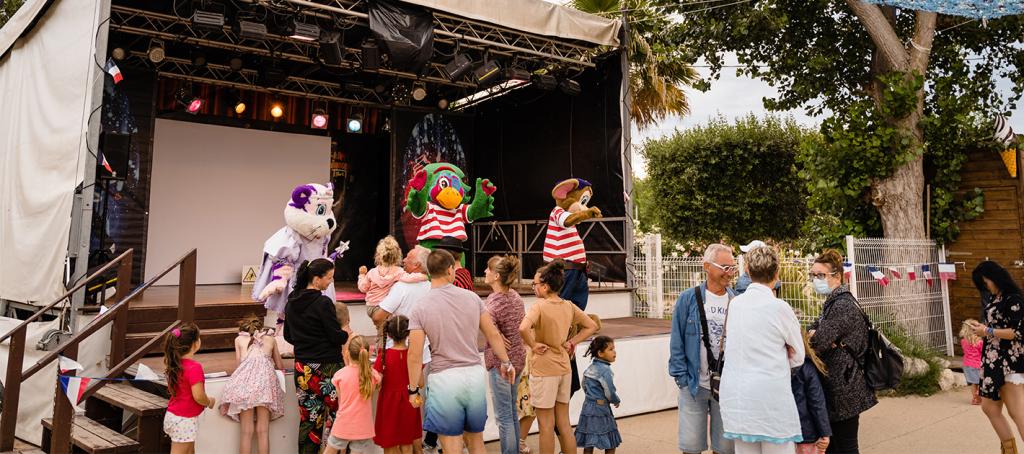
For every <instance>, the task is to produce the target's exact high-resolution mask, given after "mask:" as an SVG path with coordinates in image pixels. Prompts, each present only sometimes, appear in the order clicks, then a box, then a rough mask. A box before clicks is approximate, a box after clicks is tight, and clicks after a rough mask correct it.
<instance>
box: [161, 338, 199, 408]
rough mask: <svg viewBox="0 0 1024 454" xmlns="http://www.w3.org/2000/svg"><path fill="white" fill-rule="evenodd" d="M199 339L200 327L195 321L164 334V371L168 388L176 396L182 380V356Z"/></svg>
mask: <svg viewBox="0 0 1024 454" xmlns="http://www.w3.org/2000/svg"><path fill="white" fill-rule="evenodd" d="M198 341H199V327H198V326H196V324H195V323H192V322H188V323H183V324H182V325H181V326H179V327H177V328H174V329H173V330H171V332H169V333H167V335H166V336H164V369H165V370H164V373H166V374H167V390H168V391H169V392H170V393H171V396H174V393H175V392H176V391H177V390H176V389H175V388H177V387H178V381H179V380H181V372H182V367H181V357H182V356H185V355H187V354H188V352H189V351H191V350H192V346H193V345H195V344H196V342H198Z"/></svg>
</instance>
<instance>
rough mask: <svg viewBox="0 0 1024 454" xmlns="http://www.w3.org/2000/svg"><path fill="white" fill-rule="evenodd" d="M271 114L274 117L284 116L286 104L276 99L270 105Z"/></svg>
mask: <svg viewBox="0 0 1024 454" xmlns="http://www.w3.org/2000/svg"><path fill="white" fill-rule="evenodd" d="M270 116H271V117H274V118H281V117H282V116H284V105H282V104H281V102H280V101H274V102H273V104H271V105H270Z"/></svg>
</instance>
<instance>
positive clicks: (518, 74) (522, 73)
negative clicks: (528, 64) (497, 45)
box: [505, 68, 530, 82]
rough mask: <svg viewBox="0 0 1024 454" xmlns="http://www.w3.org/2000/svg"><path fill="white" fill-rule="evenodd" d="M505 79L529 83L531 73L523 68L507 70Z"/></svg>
mask: <svg viewBox="0 0 1024 454" xmlns="http://www.w3.org/2000/svg"><path fill="white" fill-rule="evenodd" d="M505 79H508V80H518V81H522V82H529V81H530V72H529V71H527V70H525V69H522V68H508V69H506V70H505Z"/></svg>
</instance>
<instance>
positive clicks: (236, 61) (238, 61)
mask: <svg viewBox="0 0 1024 454" xmlns="http://www.w3.org/2000/svg"><path fill="white" fill-rule="evenodd" d="M228 66H229V67H230V68H231V70H232V71H241V70H242V66H243V65H242V57H231V60H229V61H228Z"/></svg>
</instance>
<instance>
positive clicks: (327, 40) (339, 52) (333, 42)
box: [317, 31, 345, 66]
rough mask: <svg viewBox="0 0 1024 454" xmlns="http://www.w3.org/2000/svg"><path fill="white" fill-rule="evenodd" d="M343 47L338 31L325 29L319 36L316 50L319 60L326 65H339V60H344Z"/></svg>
mask: <svg viewBox="0 0 1024 454" xmlns="http://www.w3.org/2000/svg"><path fill="white" fill-rule="evenodd" d="M343 47H344V43H343V42H342V38H341V33H340V32H333V31H332V32H327V31H325V32H324V33H323V35H321V37H320V47H319V49H318V51H317V52H318V55H319V56H320V61H322V62H323V63H324V64H325V65H327V66H341V62H342V61H344V60H345V52H344V49H343Z"/></svg>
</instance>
